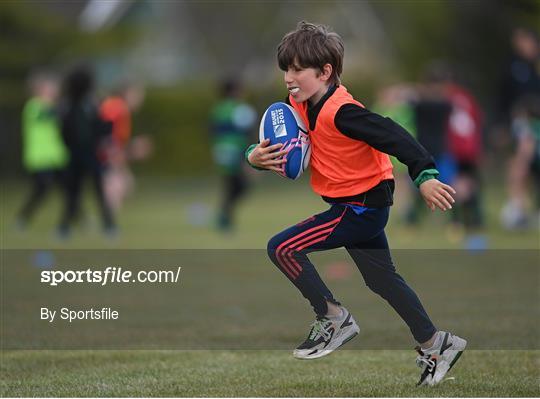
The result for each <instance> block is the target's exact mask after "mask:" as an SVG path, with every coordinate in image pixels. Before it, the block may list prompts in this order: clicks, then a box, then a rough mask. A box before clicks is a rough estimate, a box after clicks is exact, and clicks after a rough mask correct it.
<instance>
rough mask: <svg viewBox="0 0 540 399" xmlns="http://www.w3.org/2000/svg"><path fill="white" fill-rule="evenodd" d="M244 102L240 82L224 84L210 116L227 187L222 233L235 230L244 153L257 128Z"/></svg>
mask: <svg viewBox="0 0 540 399" xmlns="http://www.w3.org/2000/svg"><path fill="white" fill-rule="evenodd" d="M241 98H242V87H241V84H240V82H239V81H237V80H235V79H226V80H224V81H223V82H222V84H221V100H220V101H219V103H218V104H216V105H215V106H214V108H213V109H212V112H211V115H210V130H211V136H212V153H213V158H214V162H215V163H216V165H217V166H218V169H219V173H220V174H221V176H222V177H223V184H224V188H223V194H222V200H221V205H220V210H219V216H218V228H219V229H220V230H223V231H228V230H230V229H232V228H233V226H234V220H233V219H234V210H235V208H236V205H237V203H238V201H239V200H240V199H241V198H242V196H243V195H244V194H245V192H246V189H247V179H246V174H245V171H244V150H245V148H246V147H247V144H248V140H249V134H250V131H251V129H253V126H254V124H255V118H256V113H255V110H254V109H253V107H252V106H250V105H249V104H247V103H246V102H244V101H242V100H241Z"/></svg>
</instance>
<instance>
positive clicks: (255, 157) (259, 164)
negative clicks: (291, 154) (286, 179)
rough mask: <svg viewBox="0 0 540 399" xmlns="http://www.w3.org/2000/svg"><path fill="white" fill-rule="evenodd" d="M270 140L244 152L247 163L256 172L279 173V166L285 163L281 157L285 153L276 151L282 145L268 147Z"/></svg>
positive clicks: (254, 145)
mask: <svg viewBox="0 0 540 399" xmlns="http://www.w3.org/2000/svg"><path fill="white" fill-rule="evenodd" d="M269 144H270V140H269V139H265V140H264V141H262V142H260V143H259V144H252V145H250V146H249V147H248V149H247V150H246V152H245V158H246V161H247V163H248V164H249V165H250V166H251V167H253V168H255V169H257V170H273V171H274V172H281V170H282V167H281V165H282V164H284V163H285V162H287V159H285V158H284V157H283V156H284V155H285V154H286V153H287V151H278V150H279V149H280V148H281V147H282V145H283V144H281V143H278V144H274V145H269ZM280 158H281V159H280Z"/></svg>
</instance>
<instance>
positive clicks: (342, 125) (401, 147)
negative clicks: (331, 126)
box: [334, 104, 435, 180]
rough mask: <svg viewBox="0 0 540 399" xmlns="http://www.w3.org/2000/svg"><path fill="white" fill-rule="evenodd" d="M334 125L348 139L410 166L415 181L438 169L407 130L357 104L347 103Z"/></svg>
mask: <svg viewBox="0 0 540 399" xmlns="http://www.w3.org/2000/svg"><path fill="white" fill-rule="evenodd" d="M334 123H335V125H336V127H337V128H338V130H339V131H340V132H341V133H343V134H344V135H345V136H347V137H350V138H352V139H355V140H361V141H364V142H365V143H367V144H369V145H370V146H372V147H373V148H375V149H376V150H378V151H381V152H384V153H386V154H388V155H392V156H395V157H396V158H397V159H398V160H399V161H400V162H402V163H404V164H405V165H407V167H408V169H409V175H410V177H411V179H413V180H415V179H416V178H417V177H418V175H419V174H420V173H421V172H422V171H423V170H426V169H435V161H434V160H433V157H432V156H431V155H430V154H429V153H428V152H427V151H426V149H425V148H424V147H422V145H421V144H420V143H418V141H416V140H415V139H414V137H412V136H411V135H410V134H409V133H408V132H407V131H406V130H405V129H404V128H402V127H401V126H400V125H398V124H397V123H396V122H394V121H393V120H392V119H390V118H385V117H383V116H381V115H378V114H376V113H374V112H371V111H369V110H368V109H366V108H362V107H360V106H358V105H356V104H345V105H343V106H341V108H340V109H339V110H338V112H337V113H336V116H335V119H334Z"/></svg>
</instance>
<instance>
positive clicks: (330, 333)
mask: <svg viewBox="0 0 540 399" xmlns="http://www.w3.org/2000/svg"><path fill="white" fill-rule="evenodd" d="M343 54H344V47H343V42H342V40H341V37H340V36H339V35H338V34H337V33H335V32H331V31H329V30H328V28H327V27H325V26H321V25H314V24H310V23H307V22H300V23H299V24H298V27H297V29H296V30H295V31H293V32H290V33H288V34H287V35H285V37H284V38H283V39H282V41H281V43H280V44H279V46H278V50H277V58H278V63H279V67H280V69H281V70H283V71H284V72H285V83H286V85H287V89H288V91H289V96H288V99H287V102H288V103H289V104H290V105H291V106H292V107H294V109H295V110H296V111H297V112H298V113H299V114H300V115H301V117H302V118H303V120H304V122H305V123H306V126H309V135H310V140H311V150H312V153H311V160H310V167H311V186H312V188H313V191H315V192H316V193H317V194H319V195H321V196H322V198H323V200H324V201H326V202H327V203H329V204H330V208H329V209H328V210H327V211H325V212H322V213H319V214H317V215H314V216H312V217H310V218H309V219H307V220H305V221H303V222H300V223H299V224H297V225H294V226H292V227H289V228H288V229H286V230H284V231H282V232H281V233H279V234H277V235H276V236H274V237H273V238H272V239H270V241H269V243H268V254H269V256H270V259H271V260H272V262H273V263H274V264H275V265H276V266H277V267H278V268H279V269H280V270H281V271H282V272H283V273H284V274H285V275H286V276H287V278H288V279H289V280H290V281H291V282H292V283H293V284H294V285H295V286H296V287H297V288H298V289H299V290H300V292H301V293H302V295H303V296H304V297H305V298H306V299H307V300H308V301H309V302H310V304H311V306H312V307H313V310H314V311H315V314H316V320H315V322H314V323H313V324H312V326H311V330H310V332H309V335H308V337H307V339H306V340H305V341H304V342H303V343H302V344H301V345H300V346H298V347H297V348H296V349H295V350H294V353H293V355H294V356H295V357H296V358H299V359H315V358H319V357H322V356H325V355H328V354H330V353H331V352H332V351H334V350H335V349H337V348H339V347H340V346H341V345H343V344H344V343H346V342H347V341H349V340H350V339H352V338H353V337H354V336H355V335H357V334H358V333H359V331H360V329H359V327H358V325H357V324H356V322H355V320H354V318H353V317H352V316H351V314H350V313H349V311H348V310H347V309H345V307H343V306H342V305H341V304H340V303H339V302H338V301H337V300H336V299H335V298H334V296H333V295H332V293H331V292H330V290H329V289H328V287H327V286H326V285H325V284H324V282H323V281H322V280H321V278H320V276H319V274H318V273H317V271H316V270H315V267H314V266H313V264H312V263H311V262H310V261H309V259H308V257H307V254H309V253H310V252H314V251H322V250H327V249H334V248H339V247H345V248H346V249H347V251H348V252H349V254H350V255H351V257H352V258H353V260H354V262H355V263H356V265H357V267H358V269H359V270H360V272H361V273H362V276H363V278H364V280H365V282H366V285H367V286H368V287H369V288H370V289H371V290H373V291H374V292H376V293H377V294H379V295H380V296H382V297H383V298H384V299H385V300H386V301H388V303H389V304H390V305H391V306H392V307H393V308H394V309H395V310H396V312H398V314H399V315H400V316H401V318H402V319H403V320H404V321H405V323H407V325H408V326H409V328H410V330H411V332H412V335H413V337H414V339H415V340H416V341H417V342H418V343H419V346H418V347H417V351H418V354H419V356H418V357H417V364H418V365H419V366H420V367H421V368H422V373H421V376H420V380H419V382H418V385H435V384H437V383H439V382H441V381H442V379H443V377H444V376H445V374H446V373H447V372H448V370H449V369H450V368H451V367H452V366H453V364H454V363H455V362H456V360H457V359H458V358H459V356H460V355H461V353H462V352H463V350H464V349H465V346H466V344H467V342H466V341H465V340H464V339H462V338H459V337H457V336H455V335H452V334H450V333H448V332H444V331H439V330H437V328H436V327H435V326H434V325H433V323H432V322H431V320H430V319H429V316H428V315H427V313H426V311H425V309H424V307H423V306H422V304H421V303H420V300H419V299H418V297H417V296H416V294H415V293H414V291H413V290H412V289H411V288H410V287H409V286H408V285H407V283H406V282H405V281H404V280H403V278H402V277H401V276H400V275H399V274H398V273H396V270H395V267H394V265H393V263H392V259H391V256H390V250H389V248H388V243H387V240H386V236H385V233H384V227H385V225H386V223H387V221H388V216H389V207H390V206H391V205H392V203H393V200H392V194H393V191H394V180H393V175H392V164H391V162H390V159H389V157H388V155H387V154H389V155H393V156H395V157H396V158H397V159H398V160H399V161H400V162H402V163H404V164H405V165H407V167H408V171H409V175H410V177H411V178H412V179H413V181H414V183H415V185H416V186H417V187H418V188H419V190H420V193H421V195H422V197H423V199H424V201H425V202H426V204H427V205H428V207H429V208H430V209H431V210H432V211H433V210H435V208H439V209H441V210H443V211H445V210H447V209H451V208H452V205H451V204H452V203H454V199H453V198H452V194H455V191H454V189H453V188H452V187H450V186H448V185H445V184H443V183H441V182H440V181H438V180H437V176H438V174H439V172H438V171H437V169H436V168H435V163H434V161H433V158H432V157H431V156H430V154H429V153H428V152H427V151H426V150H425V149H424V148H423V147H422V146H421V145H420V144H418V142H416V140H415V139H414V138H413V137H412V136H411V135H410V134H409V133H407V131H406V130H404V129H403V128H402V127H401V126H399V125H398V124H396V123H394V122H393V121H392V120H391V119H388V118H383V117H382V116H380V115H378V114H375V113H373V112H370V111H368V110H367V109H366V108H365V107H364V106H363V105H362V104H361V103H359V102H358V101H356V100H355V99H354V98H353V97H352V96H351V95H350V94H349V93H348V92H347V89H346V88H345V87H344V86H342V85H341V82H340V78H339V77H340V75H341V72H342V66H343ZM268 144H269V140H265V141H263V142H261V143H259V144H257V145H255V144H254V145H252V146H250V147H249V148H248V149H247V151H246V159H247V161H248V162H249V164H250V165H252V166H253V167H256V168H261V169H268V170H274V171H279V170H280V169H281V167H282V164H283V162H285V161H284V160H282V159H280V158H281V157H282V156H283V155H284V153H285V151H280V150H279V148H280V144H276V145H272V146H269V145H268Z"/></svg>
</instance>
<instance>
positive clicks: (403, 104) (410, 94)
mask: <svg viewBox="0 0 540 399" xmlns="http://www.w3.org/2000/svg"><path fill="white" fill-rule="evenodd" d="M416 97H417V95H416V91H415V88H414V87H413V86H411V85H408V84H397V85H393V86H388V87H385V88H383V89H382V90H380V92H379V93H378V95H377V101H376V104H375V106H374V107H373V111H374V112H376V113H378V114H381V115H383V116H386V117H388V118H391V119H392V120H393V121H394V122H396V123H398V124H399V125H401V126H403V127H404V128H405V130H407V131H408V132H409V133H410V134H411V136H413V137H415V138H416V125H415V118H414V108H413V103H414V101H415V99H416ZM390 160H391V161H392V165H393V167H394V179H395V182H396V189H395V191H394V198H395V200H396V201H395V202H396V208H397V211H398V213H399V215H400V216H401V218H402V219H403V220H405V221H406V220H407V218H408V217H409V215H410V214H411V213H412V212H413V209H412V207H413V205H414V198H416V196H414V197H413V193H414V191H415V189H416V187H414V185H413V184H412V182H411V179H410V178H409V174H408V172H407V166H406V165H405V164H402V163H401V162H399V161H398V160H397V158H396V157H390Z"/></svg>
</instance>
